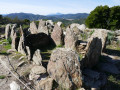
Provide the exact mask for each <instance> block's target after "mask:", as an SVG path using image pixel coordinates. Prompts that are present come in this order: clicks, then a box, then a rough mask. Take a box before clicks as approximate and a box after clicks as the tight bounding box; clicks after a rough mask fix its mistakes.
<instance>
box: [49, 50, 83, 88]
mask: <svg viewBox="0 0 120 90" xmlns="http://www.w3.org/2000/svg"><path fill="white" fill-rule="evenodd" d="M79 59H80V58H79V56H78V55H77V54H76V53H75V52H74V51H72V50H69V49H64V48H58V49H56V50H54V51H53V52H52V55H51V58H50V61H49V63H48V66H47V71H48V73H49V76H50V77H51V78H53V79H54V80H55V81H56V82H57V83H58V84H59V85H60V86H61V87H62V88H65V89H71V88H73V87H74V88H75V87H77V88H80V87H81V85H82V80H81V79H82V77H81V71H80V63H79ZM73 83H74V84H73Z"/></svg>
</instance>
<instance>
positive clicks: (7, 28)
mask: <svg viewBox="0 0 120 90" xmlns="http://www.w3.org/2000/svg"><path fill="white" fill-rule="evenodd" d="M10 34H11V24H7V25H6V28H5V38H6V39H8V38H10Z"/></svg>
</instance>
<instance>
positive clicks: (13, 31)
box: [10, 24, 17, 39]
mask: <svg viewBox="0 0 120 90" xmlns="http://www.w3.org/2000/svg"><path fill="white" fill-rule="evenodd" d="M16 27H17V24H13V25H12V29H11V35H10V37H11V39H13V36H14V34H15V32H16Z"/></svg>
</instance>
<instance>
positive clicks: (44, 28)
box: [38, 20, 49, 35]
mask: <svg viewBox="0 0 120 90" xmlns="http://www.w3.org/2000/svg"><path fill="white" fill-rule="evenodd" d="M38 32H39V33H41V32H42V33H45V34H47V35H49V31H48V28H47V26H46V22H45V21H43V20H40V21H39V26H38Z"/></svg>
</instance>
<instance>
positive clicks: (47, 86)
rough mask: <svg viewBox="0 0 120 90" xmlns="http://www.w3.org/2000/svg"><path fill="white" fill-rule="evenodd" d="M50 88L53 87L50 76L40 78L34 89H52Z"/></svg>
mask: <svg viewBox="0 0 120 90" xmlns="http://www.w3.org/2000/svg"><path fill="white" fill-rule="evenodd" d="M52 88H53V79H52V78H47V79H45V80H41V81H40V82H39V83H38V84H37V86H36V90H52Z"/></svg>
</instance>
